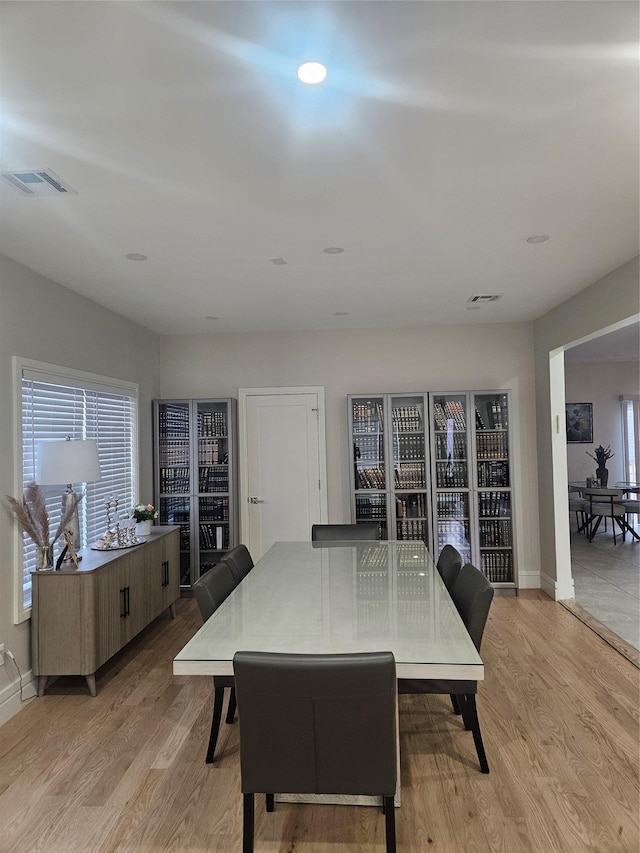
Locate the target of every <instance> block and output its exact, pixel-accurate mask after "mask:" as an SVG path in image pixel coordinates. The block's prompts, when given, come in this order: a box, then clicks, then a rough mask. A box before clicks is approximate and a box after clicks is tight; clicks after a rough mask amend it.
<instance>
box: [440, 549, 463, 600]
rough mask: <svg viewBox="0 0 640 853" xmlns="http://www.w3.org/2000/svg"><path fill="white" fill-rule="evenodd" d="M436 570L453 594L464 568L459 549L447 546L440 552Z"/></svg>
mask: <svg viewBox="0 0 640 853" xmlns="http://www.w3.org/2000/svg"><path fill="white" fill-rule="evenodd" d="M436 568H437V569H438V573H439V574H440V577H441V578H442V582H443V583H444V585H445V586H446V588H447V590H448V591H449V592H451V589H452V587H453V585H454V583H455V582H456V580H457V578H458V575H459V574H460V569H461V568H462V557H461V555H460V552H459V551H458V549H457V548H454V547H453V545H445V546H444V548H443V549H442V551H440V556H439V557H438V562H437V563H436Z"/></svg>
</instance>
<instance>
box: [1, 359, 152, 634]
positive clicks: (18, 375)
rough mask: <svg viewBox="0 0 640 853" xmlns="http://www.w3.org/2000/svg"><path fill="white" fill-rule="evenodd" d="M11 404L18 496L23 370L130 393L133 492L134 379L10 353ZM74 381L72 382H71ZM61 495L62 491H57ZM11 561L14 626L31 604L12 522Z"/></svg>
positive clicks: (136, 449)
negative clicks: (12, 557) (11, 355)
mask: <svg viewBox="0 0 640 853" xmlns="http://www.w3.org/2000/svg"><path fill="white" fill-rule="evenodd" d="M12 361H13V389H12V394H13V404H14V429H13V447H14V453H13V459H14V471H13V482H14V495H15V496H16V497H20V496H21V495H22V492H23V482H22V472H23V442H22V380H23V376H24V374H25V372H26V373H35V374H40V381H42V382H51V383H52V384H55V383H59V384H65V385H69V386H71V387H75V388H85V389H90V390H94V391H95V390H97V391H104V392H106V393H113V394H121V395H126V396H130V397H132V398H133V400H134V406H133V408H134V411H133V415H132V420H133V426H132V433H133V451H132V459H131V471H132V478H133V488H134V493H135V494H137V492H138V487H139V482H140V463H139V455H140V435H139V429H140V427H139V407H140V390H139V385H138V384H137V383H135V382H129V381H127V380H123V379H117V378H115V377H109V376H104V375H102V374H97V373H89V372H87V371H83V370H77V369H75V368H70V367H64V366H61V365H57V364H50V363H48V362H42V361H35V360H33V359H28V358H22V357H21V356H13V358H12ZM74 383H75V384H74ZM60 493H61V494H62V490H61V492H60ZM13 543H14V552H13V553H14V560H13V618H14V624H16V625H18V624H20V623H22V622H25V621H26V620H27V619H30V618H31V606H25V603H24V583H23V578H24V557H23V535H22V528H21V527H20V525H19V524H18V523H17V522H16V523H14V538H13Z"/></svg>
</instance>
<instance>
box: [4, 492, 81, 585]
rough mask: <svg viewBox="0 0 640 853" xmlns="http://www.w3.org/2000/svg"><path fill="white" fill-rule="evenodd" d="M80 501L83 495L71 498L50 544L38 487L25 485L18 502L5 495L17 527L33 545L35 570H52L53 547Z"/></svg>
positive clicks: (41, 494)
mask: <svg viewBox="0 0 640 853" xmlns="http://www.w3.org/2000/svg"><path fill="white" fill-rule="evenodd" d="M83 497H84V495H75V496H74V500H72V501H71V502H70V503H69V504H68V505H67V506H65V511H64V512H63V514H62V518H61V519H60V523H59V524H58V527H57V528H56V532H55V535H54V537H53V539H51V540H50V532H49V513H48V512H47V507H46V503H45V498H44V495H43V493H42V489H41V488H40V486H38V484H37V483H36V482H35V481H33V480H32V481H31V482H30V483H27V486H26V488H25V490H24V494H23V496H22V501H19V500H17V499H16V498H12V497H11V495H5V498H6V499H7V501H8V502H9V506H10V507H11V509H12V510H13V512H14V513H15V516H16V519H17V520H18V523H19V524H20V526H21V527H22V528H23V530H24V531H25V532H26V533H27V535H28V536H30V537H31V539H33V542H34V543H35V546H36V569H51V568H53V546H54V544H55V543H56V542H57V540H58V539H59V538H60V536H61V535H62V534H63V533H64V531H65V530H66V529H67V527H68V525H69V522H70V521H71V519H72V517H73V515H74V513H75V511H76V507H77V506H78V504H79V503H80V501H81V500H82V498H83Z"/></svg>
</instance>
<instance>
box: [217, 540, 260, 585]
mask: <svg viewBox="0 0 640 853" xmlns="http://www.w3.org/2000/svg"><path fill="white" fill-rule="evenodd" d="M224 562H225V563H227V564H228V565H229V566H230V568H231V571H232V572H233V574H234V575H235V577H236V580H237V581H238V583H240V581H241V580H242V578H244V577H246V576H247V575H248V574H249V572H250V571H251V569H252V568H253V565H254V564H253V560H252V559H251V554H250V553H249V550H248V548H247V546H246V545H236V547H235V548H232V549H231V550H230V551H229V552H228V553H227V554H226V555H225V557H224Z"/></svg>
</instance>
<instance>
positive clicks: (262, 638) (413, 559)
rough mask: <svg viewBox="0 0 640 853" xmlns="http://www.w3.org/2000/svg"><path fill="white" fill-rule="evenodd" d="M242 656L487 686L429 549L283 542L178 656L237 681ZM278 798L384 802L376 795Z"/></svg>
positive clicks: (197, 670) (197, 671)
mask: <svg viewBox="0 0 640 853" xmlns="http://www.w3.org/2000/svg"><path fill="white" fill-rule="evenodd" d="M241 650H242V651H261V652H286V653H298V654H342V653H354V652H373V651H391V652H393V655H394V657H395V661H396V676H397V678H425V679H429V678H434V679H461V680H475V681H480V680H482V679H484V666H483V663H482V659H481V658H480V655H479V654H478V651H477V650H476V647H475V645H474V644H473V641H472V640H471V637H470V636H469V634H468V632H467V629H466V628H465V625H464V623H463V622H462V619H461V618H460V616H459V614H458V611H457V610H456V607H455V605H454V603H453V601H452V599H451V596H450V595H449V593H448V591H447V589H446V587H445V585H444V583H443V582H442V579H441V577H440V575H439V573H438V570H437V568H436V565H435V563H434V561H433V559H432V557H431V555H430V554H429V551H428V550H427V548H426V547H425V545H424V543H423V542H421V541H406V540H405V541H371V542H363V541H358V542H349V541H340V542H337V541H336V542H331V541H328V542H276V543H275V544H274V545H273V546H272V547H271V548H270V549H269V550H268V551H267V552H266V553H265V555H264V556H263V557H262V558H261V559H260V560H259V561H258V562H257V563H256V565H255V566H254V568H253V569H252V570H251V571H250V572H249V573H248V575H246V577H244V578H243V580H242V581H241V582H240V583H239V584H238V586H237V587H236V588H235V589H234V591H233V592H232V593H231V594H230V595H229V597H228V598H227V599H226V600H225V601H224V603H223V604H222V605H221V606H220V607H219V608H218V609H217V610H216V611H215V612H214V614H213V615H212V616H211V617H210V618H209V619H208V620H207V621H206V622H205V623H204V625H203V626H202V627H201V628H200V629H199V631H198V632H197V633H196V634H195V635H194V636H193V637H192V639H191V640H189V642H188V643H187V644H186V645H185V646H184V648H183V649H182V650H181V651H180V652H179V653H178V654H177V655H176V657H175V658H174V661H173V672H174V674H175V675H196V676H199V675H206V676H212V675H233V656H234V654H235V653H236V652H237V651H241ZM276 799H278V800H281V801H303V802H325V803H326V802H331V803H347V802H348V803H357V804H361V805H377V804H379V798H373V797H366V796H362V797H355V798H354V797H346V796H343V795H315V794H309V795H295V794H286V793H282V794H278V795H276ZM395 802H396V805H399V804H400V773H399V768H398V788H397V791H396V798H395Z"/></svg>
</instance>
